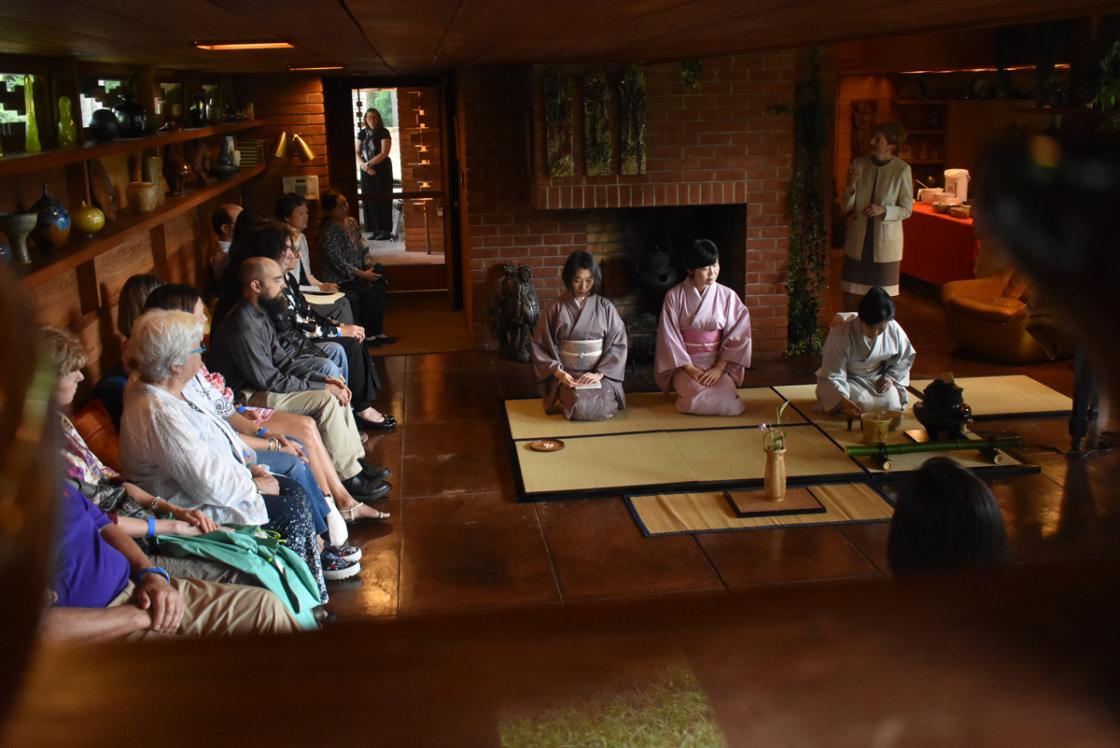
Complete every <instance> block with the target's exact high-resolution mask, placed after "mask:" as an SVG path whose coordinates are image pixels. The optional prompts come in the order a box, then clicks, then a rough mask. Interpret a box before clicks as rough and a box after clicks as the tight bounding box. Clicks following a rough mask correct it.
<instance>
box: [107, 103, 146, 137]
mask: <svg viewBox="0 0 1120 748" xmlns="http://www.w3.org/2000/svg"><path fill="white" fill-rule="evenodd" d="M113 113H114V114H115V115H116V117H117V129H118V132H120V135H121V137H123V138H139V137H143V135H144V128H145V127H146V126H147V125H146V122H145V116H146V114H145V112H144V107H142V106H140V105H139V104H137V103H136V101H135V100H134V99H133V98H132V96H130V95H129V94H121V96H120V101H119V102H118V103H117V104H116V105H115V106H114V107H113Z"/></svg>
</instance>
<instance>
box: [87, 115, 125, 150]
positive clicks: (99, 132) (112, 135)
mask: <svg viewBox="0 0 1120 748" xmlns="http://www.w3.org/2000/svg"><path fill="white" fill-rule="evenodd" d="M119 129H120V125H118V124H117V115H115V114H113V112H112V111H111V110H109V109H98V110H97V111H96V112H94V113H93V114H92V115H91V116H90V119H89V131H90V132H91V133H93V137H95V138H97V139H98V140H100V141H101V142H102V143H108V142H109V141H111V140H116V139H117V132H118V130H119Z"/></svg>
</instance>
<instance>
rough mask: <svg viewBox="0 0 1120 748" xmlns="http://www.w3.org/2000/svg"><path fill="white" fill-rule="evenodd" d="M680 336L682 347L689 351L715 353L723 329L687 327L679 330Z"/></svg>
mask: <svg viewBox="0 0 1120 748" xmlns="http://www.w3.org/2000/svg"><path fill="white" fill-rule="evenodd" d="M681 337H683V338H684V347H685V350H687V351H688V352H689V353H715V352H716V351H718V350H719V344H720V341H721V340H722V339H723V331H721V330H696V329H693V328H689V329H687V330H681Z"/></svg>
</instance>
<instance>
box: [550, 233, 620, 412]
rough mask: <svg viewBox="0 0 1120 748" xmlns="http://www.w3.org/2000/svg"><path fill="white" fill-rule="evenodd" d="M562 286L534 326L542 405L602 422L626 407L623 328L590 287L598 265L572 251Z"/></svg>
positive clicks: (595, 285) (594, 284)
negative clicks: (561, 290)
mask: <svg viewBox="0 0 1120 748" xmlns="http://www.w3.org/2000/svg"><path fill="white" fill-rule="evenodd" d="M561 277H562V278H563V280H564V287H565V289H566V290H564V291H563V292H562V293H561V294H560V296H559V297H557V298H556V300H554V301H553V302H552V303H551V304H549V305H548V307H547V308H546V309H545V310H544V313H543V314H541V316H540V319H539V320H537V327H536V329H535V330H534V331H533V369H534V371H535V372H536V375H537V382H538V383H539V386H540V389H541V393H542V394H543V395H544V409H545V411H546V412H548V413H553V412H556V411H557V410H559V411H562V412H563V413H564V417H565V418H568V419H569V420H573V421H602V420H605V419H607V418H611V417H612V416H614V414H615V413H617V412H618V410H619V409H620V408H625V407H626V396H625V395H623V393H622V380H623V377H624V376H625V374H626V328H625V326H623V324H622V318H621V317H619V316H618V311H617V310H616V309H615V308H614V304H612V303H611V302H610V301H608V300H607V299H605V298H603V297H602V296H599V295H598V294H597V293H595V291H596V290H597V289H598V287H599V286H600V285H601V284H602V280H603V279H602V274H601V272H600V270H599V264H598V263H597V262H595V258H594V257H593V256H592V255H591V254H590V253H589V252H582V251H581V252H573V253H572V254H570V255H568V259H567V260H566V261H565V262H564V269H563V271H562V273H561Z"/></svg>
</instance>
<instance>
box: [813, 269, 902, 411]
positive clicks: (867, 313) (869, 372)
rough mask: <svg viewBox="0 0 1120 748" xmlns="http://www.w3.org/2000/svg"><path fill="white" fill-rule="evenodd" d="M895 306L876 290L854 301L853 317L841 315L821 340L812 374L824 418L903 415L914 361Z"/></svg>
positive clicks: (882, 292) (846, 313)
mask: <svg viewBox="0 0 1120 748" xmlns="http://www.w3.org/2000/svg"><path fill="white" fill-rule="evenodd" d="M916 355H917V354H916V352H915V351H914V346H913V345H911V344H910V338H908V337H906V332H905V331H904V330H903V329H902V326H901V325H899V324H898V323H897V322H895V321H894V302H893V301H891V297H890V296H889V295H888V294H887V292H886V291H884V290H883V289H881V288H878V287H875V288H872V289H871V290H870V291H868V292H867V294H866V295H864V297H863V299H861V300H860V302H859V311H858V313H852V312H840V313H838V314H837V315H836V318H835V319H834V320H833V322H832V329H830V330H829V331H828V338H827V339H826V340H825V341H824V352H823V355H822V359H821V368H819V369H817V401H818V402H819V403H820V405H821V408H822V409H823V410H824V411H825V412H826V413H833V412H836V411H841V412H843V413H844V415H846V416H848V417H850V418H854V417H856V416H858V415H860V414H862V413H874V412H878V411H884V410H899V411H900V410H902V409H903V407H904V406H905V405H906V401H907V400H908V399H909V398H908V396H907V393H906V386H907V385H908V384H910V367H911V366H913V365H914V357H915V356H916Z"/></svg>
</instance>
